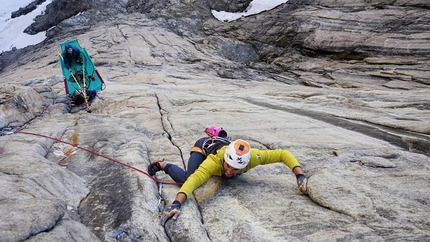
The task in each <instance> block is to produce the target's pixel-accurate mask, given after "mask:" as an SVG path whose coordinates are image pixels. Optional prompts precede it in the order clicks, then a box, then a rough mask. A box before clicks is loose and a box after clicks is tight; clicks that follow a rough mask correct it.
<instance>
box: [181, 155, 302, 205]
mask: <svg viewBox="0 0 430 242" xmlns="http://www.w3.org/2000/svg"><path fill="white" fill-rule="evenodd" d="M226 149H227V146H224V147H223V148H221V149H219V150H218V151H217V153H216V154H215V155H209V156H208V157H206V159H205V160H204V161H203V162H202V164H200V166H199V168H198V169H197V170H196V171H195V172H194V173H193V174H191V175H190V176H189V177H188V178H187V180H186V181H185V183H184V184H182V186H181V189H179V192H178V193H184V194H185V195H186V196H187V197H189V196H190V195H191V193H192V192H193V191H194V190H195V189H197V188H198V187H199V186H200V185H202V184H203V183H205V182H206V181H207V180H208V179H209V178H210V177H211V176H214V175H215V176H222V175H223V174H224V167H223V161H224V153H225V150H226ZM276 162H283V163H284V164H285V165H286V166H288V168H290V169H291V170H293V169H294V167H297V166H300V163H299V162H298V161H297V159H296V158H295V157H294V155H293V154H292V153H291V152H289V151H287V150H283V149H276V150H259V149H251V160H250V161H249V163H248V165H247V166H246V167H245V168H243V169H242V170H241V171H240V172H239V174H242V173H244V172H246V171H248V170H250V169H252V168H254V167H256V166H258V165H267V164H271V163H276Z"/></svg>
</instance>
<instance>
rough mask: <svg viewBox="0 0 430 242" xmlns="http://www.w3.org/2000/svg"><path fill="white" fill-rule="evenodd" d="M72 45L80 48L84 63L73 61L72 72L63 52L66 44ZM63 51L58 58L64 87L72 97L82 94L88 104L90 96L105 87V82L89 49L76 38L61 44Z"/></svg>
mask: <svg viewBox="0 0 430 242" xmlns="http://www.w3.org/2000/svg"><path fill="white" fill-rule="evenodd" d="M67 45H71V46H73V47H75V48H77V49H79V50H80V52H81V53H80V57H81V59H82V63H76V62H75V61H73V62H72V63H71V69H72V71H71V72H70V71H69V70H68V69H67V68H66V67H65V64H64V59H63V56H62V53H63V52H64V51H65V46H67ZM60 47H61V51H60V53H59V55H58V58H59V60H60V63H61V70H62V72H63V76H64V88H65V91H66V94H68V95H69V96H70V97H71V98H76V96H82V98H84V100H85V104H87V106H88V97H89V96H90V97H91V96H92V95H94V93H97V92H99V91H101V90H103V89H104V88H105V83H104V81H103V79H102V77H101V76H100V74H99V72H98V71H97V70H96V68H95V66H94V63H93V61H92V60H91V58H90V55H89V54H88V52H87V50H86V49H85V48H82V47H81V46H80V45H79V43H78V41H77V40H76V39H73V40H69V41H66V42H63V43H61V44H60Z"/></svg>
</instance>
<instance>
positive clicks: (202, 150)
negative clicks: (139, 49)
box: [148, 126, 230, 183]
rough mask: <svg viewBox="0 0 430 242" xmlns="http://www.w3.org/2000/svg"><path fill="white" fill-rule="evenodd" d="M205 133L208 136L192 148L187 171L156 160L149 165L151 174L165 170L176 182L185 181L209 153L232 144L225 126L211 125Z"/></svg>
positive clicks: (214, 152)
mask: <svg viewBox="0 0 430 242" xmlns="http://www.w3.org/2000/svg"><path fill="white" fill-rule="evenodd" d="M205 133H206V134H207V136H206V137H203V138H200V139H199V140H197V141H196V143H195V144H194V147H193V148H191V151H190V158H189V159H188V166H187V167H188V169H187V171H184V170H183V169H182V168H181V167H179V166H177V165H174V164H170V163H167V162H165V161H161V160H156V161H155V162H153V163H152V164H150V165H149V166H148V173H149V175H151V176H154V175H155V173H156V172H158V171H161V170H163V171H164V172H165V173H166V174H168V175H169V176H170V177H171V178H172V179H173V180H174V181H175V182H177V183H184V182H185V180H186V179H187V177H188V176H190V175H191V174H192V173H194V171H195V170H196V169H197V168H198V167H199V166H200V164H201V163H202V162H203V161H204V160H205V159H206V157H207V156H208V155H209V154H216V151H217V150H218V149H220V148H222V147H223V146H227V145H228V144H230V139H229V138H228V137H227V132H226V131H225V130H224V129H223V128H219V127H216V126H210V127H208V128H206V129H205Z"/></svg>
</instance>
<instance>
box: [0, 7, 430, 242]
mask: <svg viewBox="0 0 430 242" xmlns="http://www.w3.org/2000/svg"><path fill="white" fill-rule="evenodd" d="M247 3H249V1H231V5H229V6H227V5H226V4H227V1H129V2H126V1H107V0H97V1H88V2H86V4H83V5H81V6H76V4H72V5H70V6H69V7H68V8H70V9H69V10H70V11H72V12H73V11H77V12H80V14H78V15H73V16H72V15H67V14H66V13H65V12H62V10H61V9H62V8H61V7H64V6H65V5H64V4H65V3H62V2H61V1H58V0H54V1H53V2H52V3H51V7H50V9H52V10H50V11H47V15H46V16H45V17H43V16H41V17H40V18H37V19H36V22H35V25H33V27H31V28H32V29H33V31H34V32H37V31H43V29H44V27H43V26H48V25H49V24H53V25H55V27H53V28H51V29H49V30H48V32H47V35H48V39H47V40H46V41H45V42H43V43H41V44H38V45H36V46H32V47H31V48H24V49H20V50H16V51H10V52H4V53H2V55H1V56H0V66H1V68H0V71H1V72H0V128H1V129H2V131H3V132H2V136H0V171H1V172H0V194H1V195H0V196H1V199H0V200H1V201H2V202H1V203H0V214H1V215H2V220H1V228H2V230H1V231H0V241H24V240H28V241H428V240H430V233H429V231H430V209H429V204H428V201H429V199H430V195H429V193H428V187H429V186H430V179H429V176H428V173H429V171H430V148H429V147H430V137H429V135H430V112H429V110H430V88H429V84H430V83H429V76H430V75H429V74H430V73H429V59H428V53H429V50H430V48H429V47H430V44H429V43H430V41H429V37H430V24H429V19H430V17H429V16H430V10H429V9H430V8H429V6H430V5H429V3H428V2H427V1H412V2H411V1H395V2H393V1H342V3H340V2H339V1H329V0H327V1H289V2H287V3H285V4H282V5H280V6H278V7H277V8H275V9H273V10H271V11H268V12H264V13H261V14H258V15H254V16H249V17H244V18H241V19H239V20H237V21H232V22H223V21H219V20H216V19H214V18H213V17H212V15H211V10H218V11H222V10H224V11H238V10H241V8H239V7H238V6H239V5H241V4H243V7H245V5H247ZM84 5H85V6H86V7H85V10H83V9H82V7H83V6H84ZM72 8H73V9H72ZM223 8H224V9H223ZM245 8H246V7H245ZM54 13H55V14H58V16H60V15H61V16H63V17H61V18H63V19H61V18H57V19H56V18H54V17H53V15H52V14H54ZM43 18H50V19H51V20H52V21H53V22H51V23H48V22H43V21H42V19H43ZM35 26H39V27H37V28H36V27H35ZM46 29H47V28H45V30H46ZM71 38H77V39H78V40H79V42H80V43H81V45H82V46H83V47H85V48H86V49H87V51H88V53H89V54H90V55H91V57H92V59H93V61H94V63H95V65H96V66H97V68H98V70H99V72H100V73H101V75H102V77H103V78H104V80H105V82H106V86H107V88H106V90H104V91H102V92H100V93H99V94H98V97H97V98H96V99H95V101H94V102H93V103H92V105H91V106H90V109H91V111H92V112H91V113H89V112H86V111H85V110H81V109H79V108H72V107H71V106H70V99H69V98H68V97H67V96H66V95H65V92H64V84H63V80H62V79H63V78H62V74H61V69H60V65H59V63H58V61H57V53H58V50H59V44H60V43H61V42H63V41H66V40H68V39H71ZM210 125H216V126H219V127H223V128H224V129H225V130H227V131H228V133H229V135H230V136H231V138H232V139H237V138H242V139H246V140H248V141H249V142H250V144H251V146H252V147H255V148H260V149H277V148H282V149H287V150H290V151H291V152H292V153H293V154H294V155H295V156H296V158H297V159H298V160H299V162H300V163H301V165H302V167H303V169H304V171H305V173H306V175H307V176H308V179H309V183H308V191H309V195H308V196H306V195H304V194H302V193H301V192H300V191H298V190H297V184H296V179H295V177H294V175H293V173H292V172H291V171H290V170H289V169H288V168H287V167H285V166H284V165H282V164H273V165H267V166H259V167H256V168H255V169H252V170H251V171H249V172H247V173H245V174H243V175H240V176H237V177H234V178H232V179H223V178H219V177H212V178H211V179H210V180H209V181H208V182H207V183H205V184H204V185H203V186H202V187H200V188H198V189H197V190H196V191H195V192H194V194H193V196H192V197H190V198H189V199H188V200H187V202H186V203H185V204H184V206H183V211H182V213H181V216H180V217H179V218H178V220H177V221H169V222H167V224H166V226H165V227H162V226H160V223H159V210H160V209H162V208H163V207H164V206H168V205H170V203H171V202H172V201H173V198H174V196H175V194H176V192H177V191H178V188H179V186H178V184H175V183H174V182H173V181H172V180H171V178H170V177H169V176H168V175H166V174H165V173H164V172H159V173H157V175H156V177H155V178H154V177H149V176H148V175H147V173H146V172H147V170H146V169H147V166H148V164H150V162H152V161H153V160H155V159H165V160H166V161H169V162H172V163H174V164H177V165H179V166H181V167H184V168H186V166H187V160H188V157H189V151H190V149H191V147H192V146H193V145H194V142H195V141H196V140H197V139H198V138H200V137H202V136H204V135H205V134H204V132H203V131H204V129H205V128H206V127H208V126H210ZM5 128H6V129H5ZM8 128H11V129H8ZM159 181H162V182H163V187H162V188H161V195H162V197H163V198H164V199H165V200H164V201H163V200H160V196H159V194H158V193H159V192H160V188H159V186H158V185H159V184H160V183H159Z"/></svg>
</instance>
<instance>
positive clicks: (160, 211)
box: [157, 181, 165, 215]
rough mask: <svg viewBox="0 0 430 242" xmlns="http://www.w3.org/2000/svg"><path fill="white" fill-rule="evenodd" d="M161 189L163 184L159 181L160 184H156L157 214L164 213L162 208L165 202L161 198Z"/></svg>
mask: <svg viewBox="0 0 430 242" xmlns="http://www.w3.org/2000/svg"><path fill="white" fill-rule="evenodd" d="M162 188H163V182H161V181H160V183H158V194H157V197H158V212H159V213H160V215H161V213H162V212H163V211H164V206H165V200H164V198H163V195H162V194H161V189H162Z"/></svg>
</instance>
